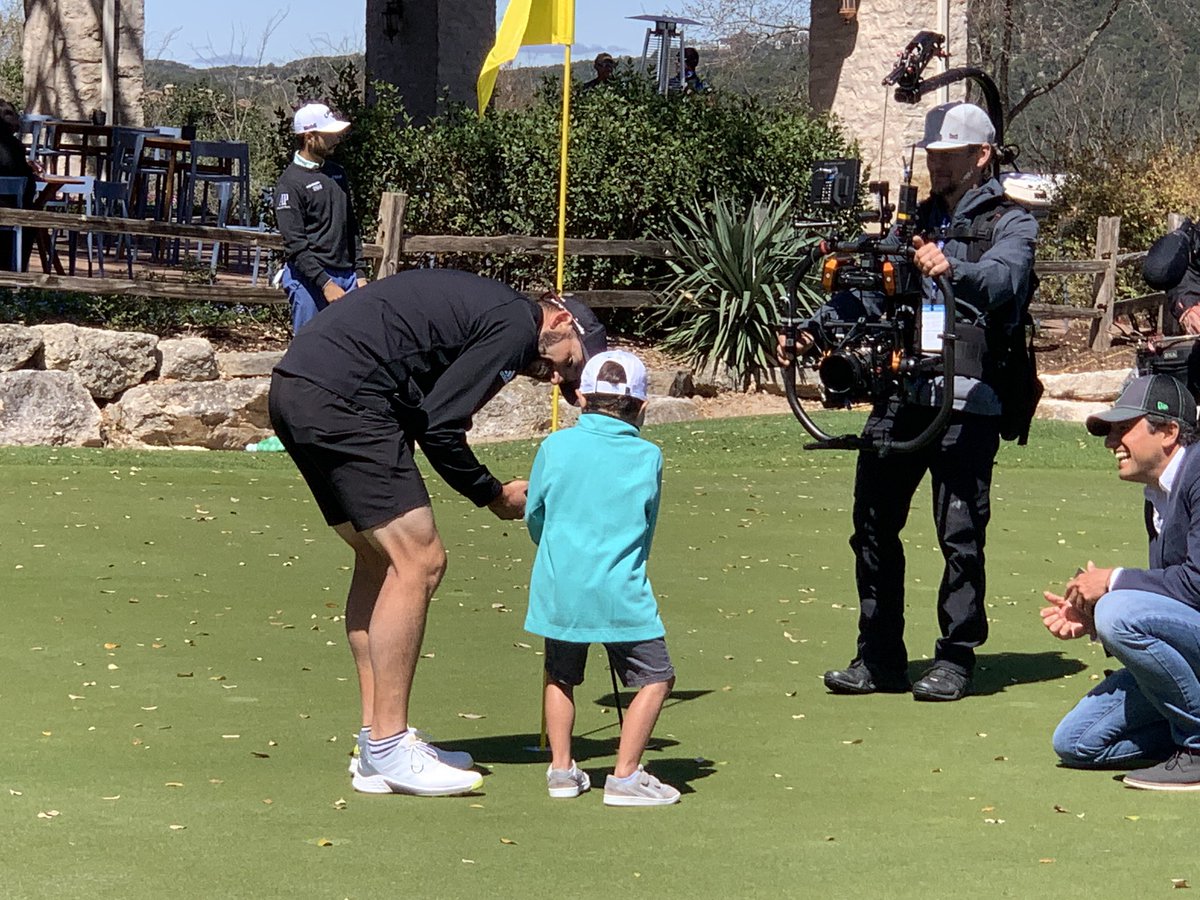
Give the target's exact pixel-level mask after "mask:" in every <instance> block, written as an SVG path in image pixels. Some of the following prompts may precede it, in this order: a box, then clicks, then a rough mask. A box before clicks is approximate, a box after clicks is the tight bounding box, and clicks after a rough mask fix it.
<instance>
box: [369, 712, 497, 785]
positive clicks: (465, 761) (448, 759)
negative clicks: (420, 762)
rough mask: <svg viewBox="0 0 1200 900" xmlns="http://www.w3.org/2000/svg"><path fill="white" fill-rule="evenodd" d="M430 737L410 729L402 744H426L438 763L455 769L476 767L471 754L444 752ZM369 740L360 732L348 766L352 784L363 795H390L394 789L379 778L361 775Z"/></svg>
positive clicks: (453, 751)
mask: <svg viewBox="0 0 1200 900" xmlns="http://www.w3.org/2000/svg"><path fill="white" fill-rule="evenodd" d="M428 737H429V736H428V735H427V734H425V732H423V731H420V730H419V729H416V728H410V729H408V734H407V735H405V736H404V737H403V738H402V739H401V741H400V743H401V745H403V744H404V743H405V742H408V741H418V742H420V743H423V744H425V746H426V747H428V748H429V749H431V750H432V751H433V753H434V755H435V756H436V757H437V760H438V762H440V763H443V764H445V765H447V766H450V767H451V768H454V769H462V770H463V771H466V770H468V769H470V768H471V767H472V766H474V765H475V760H473V759H472V758H471V754H470V753H467V752H465V751H463V750H443V749H442V748H441V747H435V746H434V745H433V744H431V743H429V741H428ZM366 745H367V739H366V737H364V736H363V733H362V732H361V731H360V732H359V733H358V738H357V740H356V741H355V744H354V750H352V751H351V753H350V765H349V766H347V767H346V768H347V771H348V772H349V773H350V784H351V786H353V788H354V789H355V790H356V791H358V792H359V793H361V794H390V793H392V789H391V788H389V787H388V786H387V785H386V784H385V783H384V782H383V781H381V780H380V779H379V778H377V777H368V776H366V775H362V774H360V770H361V762H360V761H361V759H362V757H363V754H364V753H365V752H366V749H367V746H366Z"/></svg>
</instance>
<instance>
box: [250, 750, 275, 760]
mask: <svg viewBox="0 0 1200 900" xmlns="http://www.w3.org/2000/svg"><path fill="white" fill-rule="evenodd" d="M250 755H251V756H253V757H254V758H255V759H270V758H271V754H270V753H259V752H258V751H257V750H251V751H250Z"/></svg>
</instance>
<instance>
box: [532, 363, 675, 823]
mask: <svg viewBox="0 0 1200 900" xmlns="http://www.w3.org/2000/svg"><path fill="white" fill-rule="evenodd" d="M579 398H580V400H579V403H580V406H581V407H582V410H583V412H582V414H581V415H580V417H579V424H578V425H576V426H575V427H574V428H568V429H566V430H564V431H557V432H555V433H554V434H552V435H550V436H549V437H547V438H546V439H545V440H544V441H542V445H541V446H540V447H539V448H538V452H537V457H536V458H535V459H534V461H533V470H532V472H531V473H530V475H529V497H528V501H527V503H526V509H525V522H526V525H528V527H529V536H530V537H531V538H533V542H534V543H535V544H537V556H536V558H535V559H534V563H533V574H532V575H531V576H530V579H529V613H528V615H527V616H526V618H525V630H526V631H530V632H532V633H533V634H537V635H541V636H542V637H543V638H545V648H546V660H545V671H546V688H545V693H544V698H545V699H544V703H545V707H544V708H545V714H546V735H547V737H548V738H549V740H550V752H551V758H550V766H549V768H548V769H547V770H546V787H547V790H548V792H549V794H550V796H551V797H555V798H569V797H578V796H579V795H580V794H581V793H583V792H585V791H587V790H588V789H589V788H590V787H591V778H590V777H589V776H588V774H587V773H586V772H584V771H583V770H582V769H580V768H579V766H577V765H576V763H575V760H574V759H573V758H572V755H571V732H572V730H573V728H574V724H575V687H576V686H577V685H579V684H582V683H583V675H584V668H585V666H586V663H587V657H588V647H589V645H590V644H591V643H601V644H603V645H604V649H605V652H606V654H607V656H608V661H609V665H610V666H612V669H613V671H614V672H615V673H616V674H617V675H619V676H620V678H621V683H622V684H624V685H625V686H626V687H635V688H637V689H638V690H637V695H636V696H635V697H634V698H633V701H632V702H631V703H630V704H629V709H628V710H627V711H626V713H625V720H624V723H623V724H622V727H621V739H620V745H619V746H618V748H617V762H616V766H615V767H614V768H613V771H612V774H611V775H609V776H608V777H607V779H606V780H605V784H604V803H605V805H606V806H667V805H670V804H672V803H675V802H676V801H678V800H679V791H677V790H676V789H675V788H673V787H671V786H670V785H666V784H663V783H662V782H661V781H659V780H658V779H657V778H655V777H654V776H653V775H651V774H650V773H649V772H647V771H646V770H645V768H644V767H643V766H642V754H643V753H644V752H645V750H646V742H647V741H648V740H649V739H650V735H651V733H652V732H653V731H654V723H655V722H656V721H657V720H658V714H659V712H661V711H662V706H663V703H664V702H665V701H666V699H667V697H668V696H670V693H671V688H672V687H673V686H674V684H675V668H674V666H673V665H672V664H671V657H670V654H669V653H668V652H667V643H666V638H665V634H666V632H665V629H664V628H663V622H662V617H661V616H660V615H659V612H658V604H657V603H656V602H655V599H654V591H653V590H652V589H651V587H650V579H649V578H648V577H647V575H646V563H647V562H648V560H649V558H650V545H651V543H652V542H653V540H654V528H655V525H656V524H657V522H658V507H659V498H660V496H661V492H662V465H663V462H662V451H661V450H659V449H658V447H657V446H656V445H655V444H652V443H651V442H650V441H647V440H646V439H644V438H642V437H641V436H640V434H639V431H640V427H641V423H642V421H643V420H644V417H645V413H646V406H647V403H648V398H647V390H646V367H645V365H643V364H642V361H641V360H640V359H638V358H637V357H636V356H634V355H633V354H632V353H628V352H626V351H624V350H609V351H607V352H605V353H599V354H597V355H595V356H593V357H592V358H591V359H589V360H588V363H587V365H586V366H585V367H584V369H583V376H582V379H581V385H580V388H579Z"/></svg>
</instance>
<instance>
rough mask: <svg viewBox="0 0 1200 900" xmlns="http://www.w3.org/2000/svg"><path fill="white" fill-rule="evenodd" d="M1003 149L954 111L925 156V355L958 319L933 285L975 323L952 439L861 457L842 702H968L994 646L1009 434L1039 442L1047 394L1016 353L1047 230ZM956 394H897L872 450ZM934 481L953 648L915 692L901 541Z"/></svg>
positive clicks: (939, 650) (959, 375) (959, 347)
mask: <svg viewBox="0 0 1200 900" xmlns="http://www.w3.org/2000/svg"><path fill="white" fill-rule="evenodd" d="M995 138H996V130H995V128H994V126H993V125H992V122H991V120H990V119H989V118H988V115H987V113H986V112H984V111H983V110H982V109H980V108H979V107H978V106H975V105H973V104H970V103H950V104H944V105H942V106H938V107H935V108H934V109H932V110H930V112H929V113H928V115H927V116H926V117H925V136H924V138H923V139H922V140H921V141H920V142H919V143H918V144H917V146H918V147H921V148H924V150H925V153H926V164H927V166H928V169H929V179H930V184H931V189H930V197H929V198H928V199H927V200H925V201H924V202H923V203H922V204H921V205H920V207H919V208H918V212H917V219H918V223H917V224H918V233H919V234H920V235H924V236H923V237H922V236H917V237H914V239H913V244H914V246H915V247H916V253H915V257H914V260H913V261H914V263H915V265H916V267H917V269H918V270H919V271H920V273H921V275H923V276H925V300H924V302H923V305H924V306H926V307H928V308H929V322H928V324H925V325H923V327H922V332H921V333H922V343H923V344H924V342H925V340H926V339H927V338H932V342H931V343H930V344H929V345H927V346H923V347H922V349H923V350H927V351H929V352H938V353H940V352H941V341H940V339H938V334H939V332H940V327H941V323H942V322H943V320H944V315H945V310H944V303H943V302H942V298H941V296H940V291H939V290H938V289H937V287H936V285H935V282H934V280H933V279H936V278H939V277H940V276H945V277H946V278H948V279H949V281H950V284H951V287H952V290H953V291H954V296H955V298H956V301H957V304H956V309H957V310H958V319H959V321H960V323H961V324H959V326H958V331H959V340H958V341H957V343H956V354H955V359H956V363H955V367H956V368H955V372H956V374H955V378H954V383H953V385H951V386H950V388H949V389H950V390H952V391H953V392H954V394H953V404H954V408H953V413H952V415H951V417H950V421H949V425H948V427H947V428H946V430H945V431H944V432H943V433H942V435H941V436H940V437H939V438H937V439H936V440H933V441H931V442H930V443H929V444H928V445H927V446H925V447H923V448H921V449H919V450H917V451H915V452H912V453H894V454H888V455H887V456H886V457H884V456H881V455H880V454H878V453H876V452H874V451H872V450H862V451H860V452H859V455H858V466H857V470H856V473H855V479H854V511H853V522H854V533H853V535H852V537H851V538H850V546H851V547H852V548H853V550H854V555H855V580H856V583H857V588H858V598H859V621H858V647H857V653H856V654H855V656H854V658H853V659H852V660H851V662H850V664H849V665H848V666H847V667H846V668H845V669H832V670H830V671H828V672H826V673H825V686H826V687H827V688H828V689H829V690H830V691H831V692H833V693H835V694H870V693H874V692H876V691H885V692H894V693H905V692H909V691H911V693H912V696H913V698H914V699H916V700H933V701H947V700H960V699H962V698H963V697H965V696H967V695H968V694H969V693H970V692H971V687H972V679H973V675H974V669H975V650H976V648H978V647H979V646H980V645H981V644H983V642H984V641H985V640H987V635H988V620H987V609H986V607H985V603H984V600H985V597H986V582H985V572H984V552H983V551H984V541H985V537H986V533H987V525H988V522H989V520H990V519H991V512H992V509H991V497H990V491H991V482H992V468H993V465H994V463H995V459H996V453H997V452H998V450H999V446H1000V436H1001V432H1002V430H1004V431H1005V432H1006V433H1010V432H1012V429H1010V428H1008V427H1007V424H1006V423H1007V422H1008V421H1009V420H1010V410H1011V411H1013V413H1012V418H1016V419H1022V418H1023V417H1024V428H1025V429H1026V430H1027V428H1028V417H1029V416H1031V415H1032V409H1033V405H1032V401H1031V400H1030V397H1029V396H1026V393H1029V394H1033V390H1034V388H1033V386H1032V380H1030V381H1029V382H1026V381H1025V380H1023V379H1022V378H1020V377H1019V376H1021V375H1022V372H1021V371H1018V369H1019V367H1018V366H1016V365H1013V366H1009V365H1008V360H1010V359H1011V358H1012V357H1011V356H1009V355H1008V354H1007V352H1006V348H1007V345H1008V342H1011V341H1014V340H1016V339H1020V338H1023V335H1024V331H1025V327H1024V322H1025V320H1026V319H1027V317H1028V308H1029V302H1030V299H1031V295H1032V291H1033V285H1034V274H1033V262H1034V247H1035V243H1036V240H1037V233H1038V226H1037V221H1036V220H1035V219H1034V218H1033V216H1032V215H1031V214H1030V213H1029V212H1028V211H1027V210H1025V209H1024V208H1022V207H1020V206H1018V205H1017V204H1015V203H1012V202H1011V201H1008V200H1006V199H1005V197H1004V189H1003V187H1002V186H1001V185H1000V182H999V181H998V180H997V179H995V178H992V177H990V176H989V174H988V172H989V169H990V168H991V167H992V161H993V154H995V152H996V148H995V146H994V143H995ZM858 299H859V298H858V297H857V296H855V295H851V294H839V295H835V296H834V297H832V298H831V299H830V302H829V303H827V304H826V305H825V306H823V307H821V309H819V310H818V312H817V314H816V316H814V318H813V320H812V321H810V323H809V324H808V325H807V326H806V328H807V330H805V331H802V332H801V333H800V334H799V335H798V337H797V348H798V351H799V352H803V351H805V350H807V349H808V348H810V347H811V346H812V345H813V341H814V337H813V332H814V331H816V330H819V322H820V321H821V320H822V319H840V320H847V319H848V320H850V321H853V320H855V319H857V318H858V317H860V316H863V315H876V316H877V315H878V311H877V310H870V309H864V303H859V302H858ZM863 300H864V301H870V298H869V297H866V296H864V297H863ZM967 326H972V328H971V329H970V330H968V328H967ZM985 337H986V340H985ZM779 340H780V348H781V349H780V361H781V362H784V363H786V358H785V354H784V353H783V350H782V347H783V340H784V339H783V337H782V336H781V337H780V339H779ZM993 340H995V341H996V342H997V343H995V344H993ZM1025 359H1026V360H1027V357H1025ZM1026 374H1028V372H1027V371H1026ZM1027 383H1028V385H1029V390H1028V391H1027V392H1020V391H1019V392H1018V394H1019V395H1018V396H1015V397H1013V396H1012V394H1013V391H1012V388H1013V386H1015V385H1025V384H1027ZM946 389H947V386H946V385H945V384H944V383H943V380H942V379H940V378H937V379H930V380H927V381H925V382H924V383H923V384H922V386H921V388H920V390H919V392H918V396H917V397H915V398H909V397H902V396H899V395H898V394H896V393H894V394H893V395H892V396H890V397H887V398H884V399H883V400H882V401H880V402H878V403H876V405H875V407H874V408H873V409H872V410H871V414H870V416H869V417H868V419H867V423H866V425H865V427H864V430H863V434H864V436H867V437H872V438H875V439H876V440H882V439H885V438H890V439H892V440H908V439H911V438H914V437H916V436H917V435H919V434H921V433H922V432H923V431H924V430H925V429H926V427H927V426H928V425H929V424H930V423H931V422H932V421H933V419H934V416H935V415H936V412H937V407H938V406H940V404H941V402H942V392H943V391H944V390H946ZM1002 397H1008V398H1010V400H1011V402H1010V400H1004V401H1002ZM1034 399H1036V395H1034ZM1013 436H1017V435H1016V434H1015V433H1014V434H1013ZM926 472H928V473H929V475H930V478H931V481H932V488H933V520H934V525H935V527H936V530H937V537H938V544H939V546H940V548H941V552H942V557H943V559H944V560H945V568H944V571H943V574H942V579H941V584H940V586H939V587H938V590H937V611H938V624H939V626H940V630H941V636H940V637H939V638H938V640H937V641H936V643H935V645H934V653H933V663H932V665H930V666H929V667H928V668H927V670H926V671H925V672H924V674H923V675H921V676H920V678H919V679H918V680H917V681H916V682H915V683H913V684H911V685H910V683H909V679H908V674H907V668H908V651H907V648H906V647H905V643H904V613H905V599H904V573H905V559H904V545H903V543H902V542H901V538H900V533H901V531H902V530H903V529H904V526H905V524H906V523H907V521H908V515H909V510H910V508H911V506H912V499H913V495H914V494H915V492H916V489H917V486H918V485H919V484H920V483H921V480H922V479H923V478H924V477H925V474H926Z"/></svg>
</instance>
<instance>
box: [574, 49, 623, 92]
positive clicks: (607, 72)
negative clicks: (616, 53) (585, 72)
mask: <svg viewBox="0 0 1200 900" xmlns="http://www.w3.org/2000/svg"><path fill="white" fill-rule="evenodd" d="M592 68H593V69H595V70H596V77H595V78H593V79H592V80H591V81H585V82H584V83H583V84H582V85H580V87H579V89H580V90H581V91H590V90H591V89H592V88H596V87H599V86H600V85H602V84H605V83H607V82H609V81H611V80H612V77H613V74H614V73H615V72H616V71H617V61H616V60H615V59H613V58H612V55H611V54H608V53H597V54H596V59H595V61H594V62H593V63H592Z"/></svg>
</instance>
